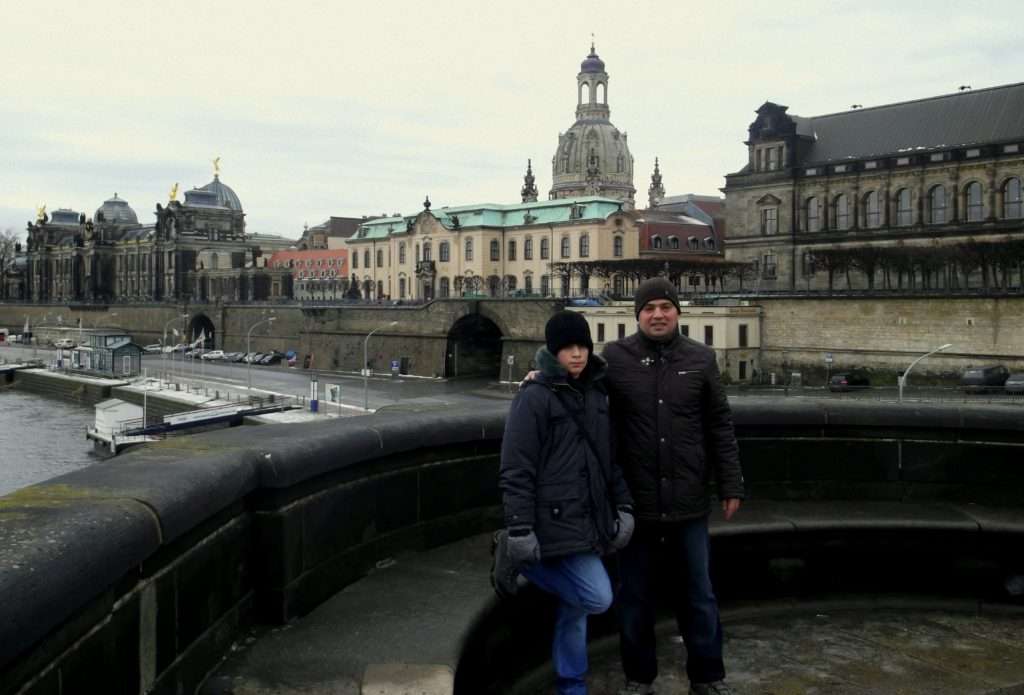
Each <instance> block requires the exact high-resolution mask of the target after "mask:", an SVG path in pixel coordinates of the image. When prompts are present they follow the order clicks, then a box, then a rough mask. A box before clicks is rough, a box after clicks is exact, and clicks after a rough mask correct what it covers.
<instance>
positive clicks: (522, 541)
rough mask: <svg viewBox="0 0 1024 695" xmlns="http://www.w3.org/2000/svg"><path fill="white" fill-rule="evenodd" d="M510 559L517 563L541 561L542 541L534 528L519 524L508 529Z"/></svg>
mask: <svg viewBox="0 0 1024 695" xmlns="http://www.w3.org/2000/svg"><path fill="white" fill-rule="evenodd" d="M508 559H509V560H511V561H512V562H514V563H515V564H517V565H528V564H532V563H535V562H540V543H539V542H538V541H537V534H536V533H534V532H533V529H532V528H529V527H525V526H519V527H515V528H510V529H509V530H508Z"/></svg>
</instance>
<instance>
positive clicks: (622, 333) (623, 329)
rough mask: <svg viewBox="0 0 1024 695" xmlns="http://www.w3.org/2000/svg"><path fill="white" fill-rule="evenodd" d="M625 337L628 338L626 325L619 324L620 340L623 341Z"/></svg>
mask: <svg viewBox="0 0 1024 695" xmlns="http://www.w3.org/2000/svg"><path fill="white" fill-rule="evenodd" d="M625 337H626V324H624V323H620V324H619V340H622V339H623V338H625Z"/></svg>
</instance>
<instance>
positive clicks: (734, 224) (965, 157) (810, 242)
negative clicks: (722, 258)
mask: <svg viewBox="0 0 1024 695" xmlns="http://www.w3.org/2000/svg"><path fill="white" fill-rule="evenodd" d="M745 144H746V145H747V154H748V157H747V162H746V165H745V166H744V167H743V168H742V169H741V170H740V171H738V172H736V173H734V174H729V175H728V176H726V186H725V188H724V189H723V190H724V192H725V197H726V216H727V225H728V235H729V241H728V248H727V252H726V255H727V258H728V259H729V260H734V261H742V262H749V263H752V264H754V271H755V275H756V280H755V282H756V283H757V286H758V287H759V288H760V289H762V290H796V289H812V290H813V289H827V288H830V286H831V284H832V282H833V281H834V280H835V278H834V275H835V274H836V272H841V274H842V275H843V276H844V284H845V283H847V282H848V283H849V286H850V287H851V288H854V289H858V288H860V289H863V288H873V287H877V286H878V284H879V282H881V277H882V275H884V282H885V283H889V282H890V280H891V278H890V268H889V267H888V265H894V264H897V263H902V265H901V266H900V268H899V269H898V272H899V280H900V282H901V283H903V282H904V281H905V280H904V278H906V282H909V283H910V284H911V286H917V285H920V286H922V287H930V288H933V289H941V288H957V287H965V286H967V287H969V286H971V284H972V283H973V282H975V281H976V280H975V279H974V277H975V275H976V274H977V273H979V272H981V271H979V270H977V268H975V269H974V270H972V269H971V267H970V266H969V265H968V261H969V259H967V258H965V256H967V255H970V254H964V253H960V254H958V253H949V250H950V249H969V248H979V249H982V248H984V249H998V248H1001V247H1005V245H1006V244H1007V243H1014V242H1016V243H1018V244H1019V243H1020V242H1021V241H1022V240H1024V214H1022V212H1024V207H1022V198H1021V182H1022V180H1024V83H1022V84H1013V85H1006V86H1002V87H994V88H991V89H984V90H977V91H962V92H959V93H956V94H948V95H943V96H937V97H933V98H928V99H921V100H918V101H911V102H904V103H898V104H889V105H885V106H879V107H874V108H856V109H852V110H850V111H845V112H841V113H835V114H829V115H825V116H816V117H811V118H804V117H800V116H794V115H791V114H789V113H788V108H787V107H785V106H780V105H778V104H775V103H772V102H766V103H765V104H763V105H762V106H761V107H760V108H759V109H757V118H756V119H755V120H754V122H753V123H752V124H751V125H750V128H749V137H748V139H747V141H746V143H745ZM936 249H939V250H938V251H937V250H936ZM942 249H945V250H946V251H947V253H945V254H942V253H941V250H942ZM837 252H849V253H846V254H845V255H843V254H842V253H837ZM908 254H909V255H908ZM958 256H959V257H958ZM837 258H841V259H845V260H843V263H842V265H838V264H834V265H831V266H828V262H829V261H830V259H831V260H832V261H835V259H837ZM901 258H902V259H909V260H904V261H901V260H900V259H901ZM928 259H931V261H929V260H928ZM1018 261H1019V259H1018ZM971 262H972V263H973V261H971ZM929 263H931V265H930V266H929ZM880 264H881V265H880ZM887 264H888V265H887ZM826 266H828V267H826ZM903 266H906V267H903ZM880 271H884V272H882V273H881V275H880V274H879V273H880ZM894 272H895V271H894ZM985 272H988V271H985ZM1011 275H1012V273H1011ZM1010 281H1011V282H1012V281H1013V280H1012V277H1011V280H1010ZM1020 281H1021V278H1020V274H1019V273H1017V280H1016V282H1018V283H1020ZM986 282H987V279H986Z"/></svg>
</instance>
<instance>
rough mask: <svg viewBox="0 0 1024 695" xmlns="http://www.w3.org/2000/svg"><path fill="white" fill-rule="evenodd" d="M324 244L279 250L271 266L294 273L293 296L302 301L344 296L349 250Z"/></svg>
mask: <svg viewBox="0 0 1024 695" xmlns="http://www.w3.org/2000/svg"><path fill="white" fill-rule="evenodd" d="M324 244H325V245H324V246H322V247H319V248H316V249H310V250H306V251H301V250H288V251H277V252H276V253H274V255H273V256H271V257H270V260H269V262H268V266H269V267H270V268H271V269H273V270H275V271H278V270H288V271H290V273H291V282H292V290H291V296H292V297H293V298H294V299H298V300H302V301H324V300H328V299H344V298H345V294H346V292H347V291H348V288H349V273H348V251H347V250H346V249H328V248H327V247H326V239H325V240H324Z"/></svg>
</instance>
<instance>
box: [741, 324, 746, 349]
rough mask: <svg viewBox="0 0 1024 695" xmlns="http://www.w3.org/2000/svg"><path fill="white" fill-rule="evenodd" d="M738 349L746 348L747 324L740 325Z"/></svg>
mask: <svg viewBox="0 0 1024 695" xmlns="http://www.w3.org/2000/svg"><path fill="white" fill-rule="evenodd" d="M740 347H747V324H745V323H741V324H740Z"/></svg>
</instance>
